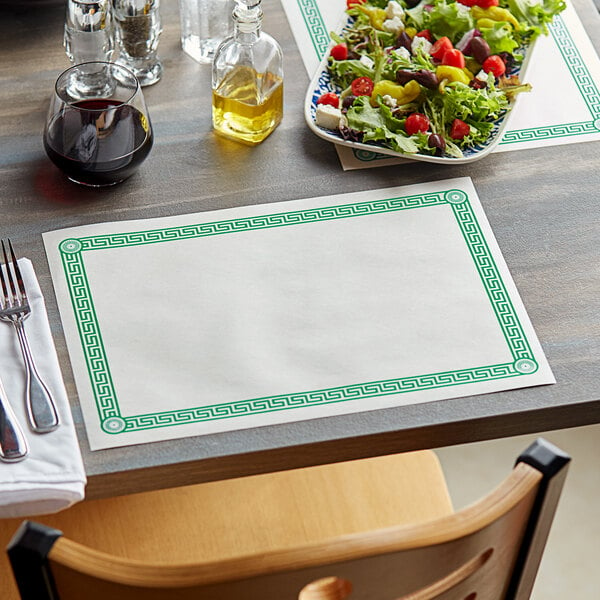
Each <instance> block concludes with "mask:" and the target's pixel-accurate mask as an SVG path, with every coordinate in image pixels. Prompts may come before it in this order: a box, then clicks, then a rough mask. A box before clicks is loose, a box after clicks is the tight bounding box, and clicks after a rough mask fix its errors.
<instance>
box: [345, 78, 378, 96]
mask: <svg viewBox="0 0 600 600" xmlns="http://www.w3.org/2000/svg"><path fill="white" fill-rule="evenodd" d="M350 87H351V88H352V94H353V95H354V96H370V95H371V94H372V93H373V88H374V87H375V84H374V83H373V80H372V79H371V78H370V77H357V78H356V79H355V80H354V81H353V82H352V83H351V84H350Z"/></svg>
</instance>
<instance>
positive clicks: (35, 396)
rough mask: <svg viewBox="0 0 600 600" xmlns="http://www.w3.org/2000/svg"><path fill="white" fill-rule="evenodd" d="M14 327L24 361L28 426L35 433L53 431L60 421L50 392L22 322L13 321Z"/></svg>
mask: <svg viewBox="0 0 600 600" xmlns="http://www.w3.org/2000/svg"><path fill="white" fill-rule="evenodd" d="M15 328H16V330H17V335H18V337H19V344H20V345H21V350H22V352H23V360H24V362H25V372H26V381H25V386H26V387H25V405H26V408H27V417H28V419H29V426H30V427H31V429H32V431H35V432H36V433H48V432H49V431H54V430H55V429H56V428H57V427H58V426H59V424H60V421H59V418H58V413H57V411H56V405H55V404H54V400H53V398H52V394H51V393H50V390H49V389H48V387H47V386H46V384H45V383H44V381H43V380H42V378H41V377H40V375H39V373H38V371H37V368H36V366H35V362H34V360H33V355H32V354H31V348H30V347H29V342H28V340H27V335H26V334H25V327H24V326H23V323H22V322H18V321H17V322H15Z"/></svg>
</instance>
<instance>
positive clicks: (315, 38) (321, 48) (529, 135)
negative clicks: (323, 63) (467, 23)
mask: <svg viewBox="0 0 600 600" xmlns="http://www.w3.org/2000/svg"><path fill="white" fill-rule="evenodd" d="M297 3H298V8H299V9H300V12H301V14H302V17H303V18H304V22H305V24H306V27H307V29H308V32H309V35H310V37H311V41H312V43H313V47H314V49H315V52H316V54H317V57H318V58H319V60H321V59H322V58H323V56H325V52H327V49H328V48H329V43H330V39H329V34H328V32H327V28H326V27H325V22H324V20H323V17H322V15H321V12H320V10H319V6H318V3H317V0H297ZM549 29H550V34H551V35H552V38H553V39H554V42H555V43H556V46H557V48H558V50H559V52H560V54H561V56H562V58H563V60H564V61H565V64H566V66H567V67H568V69H569V72H570V74H571V76H572V78H573V81H574V82H575V84H576V85H577V89H578V90H579V93H580V94H581V96H582V98H583V100H584V102H585V104H586V106H587V108H588V110H589V111H590V115H591V117H592V118H591V120H590V121H578V122H575V123H564V124H558V125H549V126H544V127H533V128H529V129H515V130H509V131H505V132H504V133H503V135H502V139H501V140H500V142H499V144H498V145H499V146H503V145H507V144H519V143H525V142H532V141H538V140H549V139H558V138H565V137H573V136H579V135H588V134H592V133H597V132H598V131H600V94H599V93H598V86H597V85H596V82H595V81H594V79H593V77H592V76H591V74H590V72H589V70H588V68H587V66H586V64H585V62H584V60H583V59H582V57H581V54H580V53H579V50H578V49H577V46H576V44H575V42H574V40H573V38H572V36H571V34H570V33H569V30H568V29H567V27H566V25H565V22H564V20H563V18H562V16H561V15H558V16H556V17H555V18H554V20H553V22H552V24H551V25H550V27H549ZM353 152H354V157H355V158H356V159H357V160H360V161H362V162H373V161H377V160H385V159H389V158H390V157H389V156H387V155H385V154H381V153H379V152H369V151H365V150H353Z"/></svg>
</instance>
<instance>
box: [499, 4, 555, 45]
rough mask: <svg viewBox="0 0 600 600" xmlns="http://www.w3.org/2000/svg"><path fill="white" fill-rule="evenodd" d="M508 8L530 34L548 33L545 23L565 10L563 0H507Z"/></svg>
mask: <svg viewBox="0 0 600 600" xmlns="http://www.w3.org/2000/svg"><path fill="white" fill-rule="evenodd" d="M507 2H508V9H509V10H510V12H511V13H512V14H513V15H514V16H515V17H516V18H517V20H518V21H519V22H521V23H524V24H525V25H526V26H527V28H528V29H529V31H530V32H531V34H532V36H533V37H535V36H537V35H540V34H543V35H546V34H547V33H548V26H547V24H548V23H550V22H551V21H552V19H553V18H554V17H555V16H556V15H557V14H559V13H560V12H562V11H563V10H565V8H566V5H565V2H564V0H507Z"/></svg>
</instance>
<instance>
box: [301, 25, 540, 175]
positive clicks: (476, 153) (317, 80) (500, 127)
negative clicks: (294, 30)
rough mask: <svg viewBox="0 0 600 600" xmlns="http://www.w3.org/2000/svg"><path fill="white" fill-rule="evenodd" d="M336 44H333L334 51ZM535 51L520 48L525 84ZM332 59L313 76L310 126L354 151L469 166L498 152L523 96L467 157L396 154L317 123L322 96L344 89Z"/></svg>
mask: <svg viewBox="0 0 600 600" xmlns="http://www.w3.org/2000/svg"><path fill="white" fill-rule="evenodd" d="M352 22H353V19H352V18H351V17H349V18H348V19H347V20H346V21H345V23H344V24H343V26H342V27H340V28H339V31H340V32H341V30H342V29H344V28H345V27H347V26H348V25H350V24H352ZM334 45H335V44H333V43H332V44H331V46H330V48H331V47H333V46H334ZM532 48H533V44H530V45H528V46H526V47H521V48H518V49H517V52H519V53H520V54H521V55H522V56H523V61H522V62H521V65H520V67H518V68H516V69H514V70H513V71H512V72H511V74H512V75H519V77H520V79H521V81H523V77H524V76H525V71H526V69H527V66H528V63H529V58H530V56H531V49H532ZM328 58H329V50H328V51H327V53H326V54H325V58H323V60H322V61H321V64H320V65H319V68H318V69H317V71H316V73H315V75H314V76H313V78H312V80H311V82H310V84H309V86H308V90H307V92H306V97H305V100H304V118H305V119H306V122H307V124H308V127H309V128H310V129H311V130H312V131H313V132H314V133H315V134H316V135H318V136H319V137H321V138H323V139H325V140H327V141H329V142H333V143H334V144H339V145H340V146H348V147H349V148H353V149H355V150H361V151H363V152H364V151H367V152H373V153H379V154H385V155H389V156H394V157H396V158H406V159H410V160H420V161H425V162H431V163H441V164H453V165H456V164H462V163H469V162H473V161H475V160H479V159H480V158H483V157H484V156H487V155H488V154H489V153H490V152H492V151H493V150H494V148H495V147H496V146H497V145H498V143H499V142H500V139H501V137H502V132H503V131H504V129H505V128H506V125H507V122H508V115H509V114H510V111H511V110H512V109H513V108H514V106H515V102H516V101H517V100H518V99H519V94H518V95H517V97H516V98H515V99H514V100H513V101H512V102H511V103H510V105H509V107H508V109H507V110H506V111H505V113H504V114H503V115H502V116H501V117H500V118H499V119H497V120H496V121H495V122H494V128H493V129H492V132H491V134H490V137H489V138H488V139H487V141H486V142H485V143H484V144H480V145H477V146H471V147H468V148H464V149H463V156H462V157H461V158H453V157H450V156H431V155H429V154H407V153H404V152H396V151H395V150H391V149H390V148H386V147H385V146H383V145H381V144H378V143H376V142H373V143H369V144H364V143H362V142H353V141H350V140H345V139H344V138H343V137H342V136H341V134H340V133H339V131H332V130H331V129H324V128H322V127H319V126H318V125H317V124H316V122H315V113H316V110H317V100H318V99H319V97H320V96H321V95H323V94H325V93H327V92H335V93H337V94H339V93H341V91H342V90H341V89H340V88H339V87H337V86H335V85H333V83H332V82H331V77H330V76H329V72H328V70H327V61H328Z"/></svg>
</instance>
